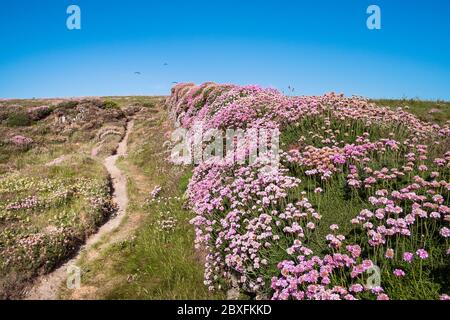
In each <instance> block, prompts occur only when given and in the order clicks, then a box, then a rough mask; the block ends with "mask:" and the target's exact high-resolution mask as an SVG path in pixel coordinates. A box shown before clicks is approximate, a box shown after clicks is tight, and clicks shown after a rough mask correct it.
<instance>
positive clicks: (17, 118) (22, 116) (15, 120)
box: [6, 111, 31, 127]
mask: <svg viewBox="0 0 450 320" xmlns="http://www.w3.org/2000/svg"><path fill="white" fill-rule="evenodd" d="M6 125H7V126H8V127H27V126H29V125H31V119H30V117H29V116H28V115H27V114H26V113H25V112H21V111H16V112H14V113H12V114H10V115H9V116H8V119H7V120H6Z"/></svg>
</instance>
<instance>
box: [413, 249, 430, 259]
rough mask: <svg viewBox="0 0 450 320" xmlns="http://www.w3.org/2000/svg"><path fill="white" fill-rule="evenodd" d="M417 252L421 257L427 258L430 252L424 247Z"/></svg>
mask: <svg viewBox="0 0 450 320" xmlns="http://www.w3.org/2000/svg"><path fill="white" fill-rule="evenodd" d="M416 254H417V255H418V256H419V258H420V259H422V260H425V259H427V258H428V252H427V251H425V250H424V249H419V250H417V251H416Z"/></svg>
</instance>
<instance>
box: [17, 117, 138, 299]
mask: <svg viewBox="0 0 450 320" xmlns="http://www.w3.org/2000/svg"><path fill="white" fill-rule="evenodd" d="M132 129H133V121H129V122H128V123H127V129H126V131H125V135H124V137H123V139H122V141H121V142H120V143H119V145H118V147H117V151H116V154H114V155H112V156H109V157H108V158H106V159H105V161H104V165H105V168H106V169H107V170H108V172H109V175H110V177H111V179H112V183H113V189H114V194H113V199H114V201H115V202H116V203H117V206H118V211H117V214H116V215H114V216H113V217H112V218H111V219H110V220H109V221H108V222H106V223H105V224H104V225H103V226H101V227H100V228H99V229H98V231H97V233H95V234H93V235H92V236H91V237H89V238H88V240H87V241H86V243H85V245H84V246H83V247H81V248H80V250H79V251H78V253H77V255H76V256H75V257H74V258H72V259H71V260H69V261H67V262H66V263H65V264H63V265H62V266H61V267H59V268H58V269H56V270H55V271H53V272H52V273H49V274H47V275H44V276H41V277H39V278H37V279H36V281H35V283H34V285H33V287H32V288H31V289H30V290H29V291H28V292H27V293H26V294H25V297H24V299H25V300H55V299H58V291H59V287H60V286H61V284H62V283H64V282H66V280H67V276H68V271H70V270H71V269H72V268H73V266H76V263H77V261H78V259H79V258H80V257H81V255H82V254H83V253H85V252H89V251H90V250H91V249H92V250H95V249H94V248H93V246H94V245H95V244H96V243H98V242H99V241H100V240H101V239H102V238H103V237H104V236H105V235H107V234H108V233H110V232H112V231H113V230H115V229H116V228H117V227H118V226H119V225H120V223H121V222H122V219H123V218H124V216H125V213H126V208H127V205H128V194H127V180H126V177H125V175H124V174H123V173H122V171H121V170H120V169H119V168H118V167H117V166H116V161H117V159H118V158H119V157H120V156H124V155H126V153H127V143H128V137H129V134H130V131H131V130H132Z"/></svg>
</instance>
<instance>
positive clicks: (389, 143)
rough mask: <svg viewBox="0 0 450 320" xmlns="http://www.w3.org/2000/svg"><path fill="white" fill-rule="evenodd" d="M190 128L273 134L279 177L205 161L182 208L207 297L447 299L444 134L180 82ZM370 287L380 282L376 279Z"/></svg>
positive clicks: (379, 113)
mask: <svg viewBox="0 0 450 320" xmlns="http://www.w3.org/2000/svg"><path fill="white" fill-rule="evenodd" d="M167 105H168V108H169V113H170V115H171V117H172V119H173V120H174V121H175V122H176V123H177V124H178V125H180V126H182V127H183V128H186V129H190V128H191V127H192V126H194V125H195V123H198V122H202V123H204V124H206V125H205V129H210V128H213V129H221V130H226V129H236V128H239V129H246V128H268V129H278V130H280V132H281V146H282V149H283V150H284V151H281V152H280V166H279V167H278V169H277V170H275V171H271V172H266V171H264V170H261V169H262V168H264V165H265V163H264V161H263V159H260V161H256V162H252V163H250V162H248V161H247V162H244V163H238V162H233V161H222V160H221V159H215V160H214V159H213V161H208V162H207V163H202V164H200V165H198V166H197V167H196V168H195V169H194V172H193V176H192V179H191V180H190V183H189V186H188V190H187V198H188V202H189V204H190V206H191V208H192V209H193V211H194V212H195V214H196V217H195V218H194V219H193V220H192V221H191V222H192V223H193V224H194V226H195V230H196V246H197V248H199V249H202V250H206V252H207V256H206V263H205V285H207V286H208V288H209V289H210V290H217V289H222V288H229V287H230V286H236V285H237V286H238V287H239V288H240V289H241V291H242V292H245V293H247V294H249V295H252V296H253V295H259V296H260V297H266V298H273V299H378V300H385V299H438V298H442V299H445V298H446V297H447V296H448V293H449V291H450V285H449V280H448V277H447V276H446V274H448V271H449V267H450V261H449V259H450V247H449V240H448V237H449V221H450V207H449V204H450V199H449V195H450V194H449V192H450V182H449V181H450V151H449V149H448V147H449V142H450V128H449V126H448V124H447V125H444V126H439V125H437V124H431V123H427V122H424V121H421V120H419V119H418V118H416V117H415V116H414V115H412V114H410V113H408V112H407V111H405V110H403V109H401V108H398V109H391V108H387V107H379V106H377V105H375V104H374V103H371V102H369V101H368V100H365V99H363V98H359V97H350V98H348V97H344V96H343V95H337V94H334V93H331V94H326V95H324V96H321V97H286V96H284V95H282V94H281V93H279V92H278V91H276V90H273V89H263V88H260V87H257V86H244V87H241V86H234V85H216V84H213V83H206V84H204V85H201V86H195V85H193V84H180V85H178V86H176V87H174V89H173V90H172V95H171V97H169V98H168V100H167ZM374 279H375V280H377V281H374Z"/></svg>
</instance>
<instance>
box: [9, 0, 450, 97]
mask: <svg viewBox="0 0 450 320" xmlns="http://www.w3.org/2000/svg"><path fill="white" fill-rule="evenodd" d="M70 4H77V5H79V6H80V8H81V20H82V29H81V30H74V31H69V30H68V29H67V28H66V19H67V14H66V9H67V7H68V5H70ZM370 4H377V5H379V6H380V8H381V13H382V29H381V30H379V31H370V30H368V29H367V27H366V18H367V14H366V9H367V7H368V6H369V5H370ZM0 36H1V37H0V97H1V98H13V97H21V98H30V97H66V96H88V95H131V94H143V95H152V94H168V93H169V90H170V87H171V86H172V81H178V82H186V81H189V82H196V83H201V82H204V81H215V82H219V83H238V84H260V85H262V86H271V87H275V88H278V89H282V90H283V89H284V90H286V88H287V86H288V85H291V86H293V87H295V89H296V91H295V93H296V94H308V95H310V94H323V93H325V92H329V91H335V92H343V93H345V94H346V95H352V94H358V95H364V96H368V97H397V98H401V97H420V98H426V99H445V100H450V1H448V0H428V1H425V0H408V1H406V0H371V1H366V0H340V1H337V0H329V1H325V0H316V1H312V0H307V1H301V0H292V1H284V0H278V1H275V0H274V1H271V0H264V1H263V0H259V1H255V0H241V1H235V0H228V1H214V0H209V1H196V0H190V1H178V0H170V1H165V0H164V1H163V0H159V1H152V0H147V1H144V0H140V1H139V0H126V1H113V0H109V1H106V0H70V1H68V0H26V1H25V0H2V1H1V2H0ZM165 63H167V64H168V65H166V66H165V65H164V64H165ZM135 71H139V72H141V75H137V74H135V73H134V72H135Z"/></svg>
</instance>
